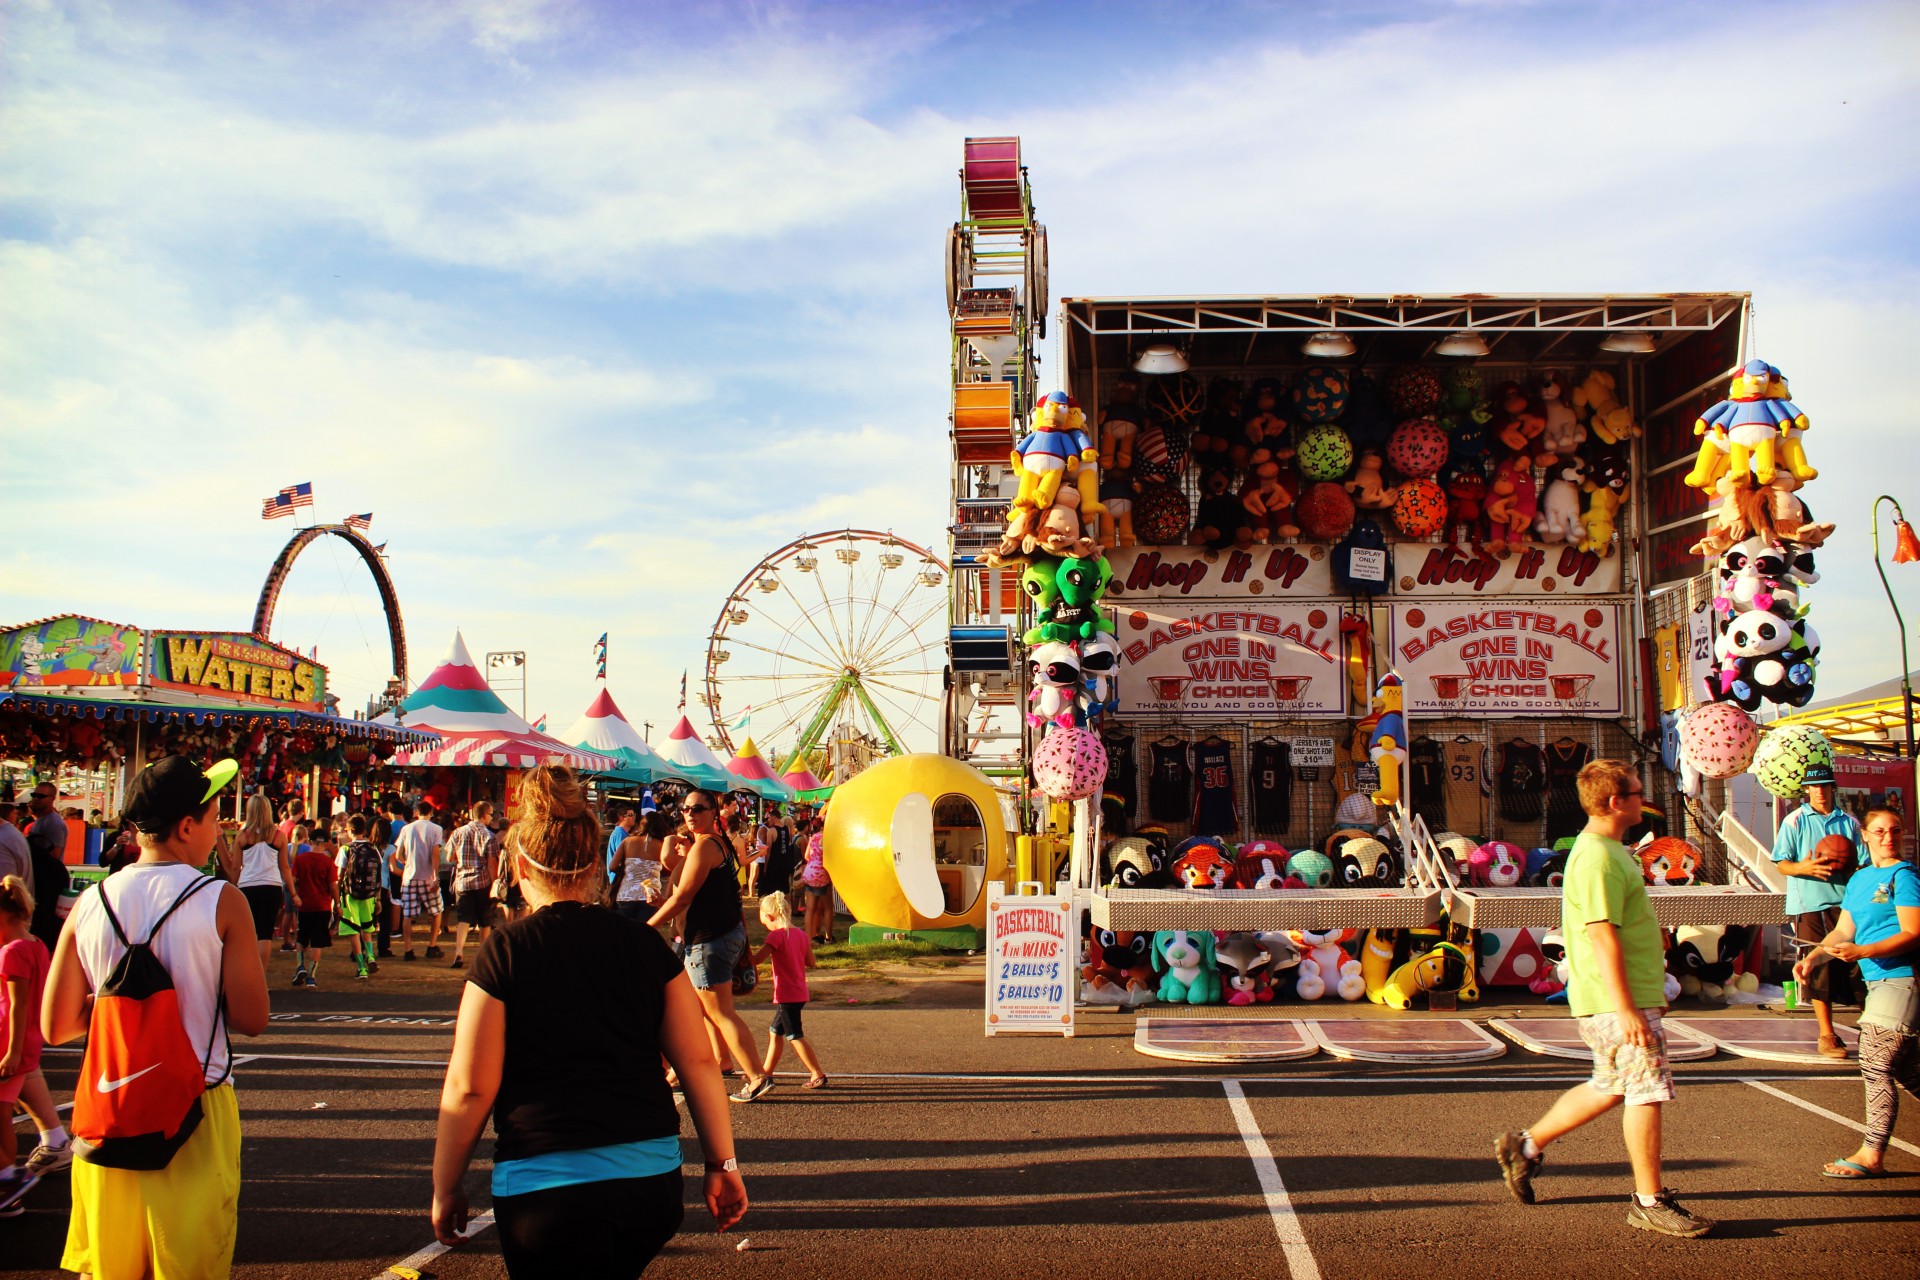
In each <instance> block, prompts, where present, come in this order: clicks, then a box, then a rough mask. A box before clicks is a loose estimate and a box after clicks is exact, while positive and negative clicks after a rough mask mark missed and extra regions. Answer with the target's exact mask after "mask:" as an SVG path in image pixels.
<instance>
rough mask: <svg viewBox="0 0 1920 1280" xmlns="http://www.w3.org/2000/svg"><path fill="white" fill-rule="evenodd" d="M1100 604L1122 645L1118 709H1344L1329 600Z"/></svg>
mask: <svg viewBox="0 0 1920 1280" xmlns="http://www.w3.org/2000/svg"><path fill="white" fill-rule="evenodd" d="M1106 608H1107V610H1108V613H1109V615H1110V616H1111V617H1112V618H1113V620H1114V626H1115V635H1114V639H1115V641H1116V642H1117V643H1118V644H1119V646H1120V670H1119V690H1118V692H1119V706H1118V707H1117V708H1116V714H1118V715H1121V716H1127V715H1179V716H1183V717H1198V716H1220V717H1238V718H1242V719H1244V718H1247V717H1251V716H1259V717H1262V718H1266V719H1273V718H1285V717H1292V716H1338V715H1344V714H1346V688H1347V682H1346V680H1345V679H1343V678H1342V671H1341V652H1340V611H1339V610H1338V609H1337V608H1335V607H1333V606H1330V605H1316V604H1252V603H1249V604H1234V605H1209V604H1203V603H1199V602H1180V603H1171V602H1167V601H1154V602H1151V603H1148V602H1141V603H1140V604H1139V605H1137V606H1136V605H1135V604H1134V603H1133V602H1131V601H1126V602H1121V603H1119V604H1113V603H1109V604H1108V605H1107V606H1106Z"/></svg>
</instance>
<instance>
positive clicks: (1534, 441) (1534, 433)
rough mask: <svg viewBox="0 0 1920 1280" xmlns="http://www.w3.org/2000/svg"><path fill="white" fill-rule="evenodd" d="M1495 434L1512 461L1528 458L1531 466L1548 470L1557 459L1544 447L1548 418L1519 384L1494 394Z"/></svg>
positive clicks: (1503, 386) (1505, 385)
mask: <svg viewBox="0 0 1920 1280" xmlns="http://www.w3.org/2000/svg"><path fill="white" fill-rule="evenodd" d="M1493 405H1494V414H1493V434H1494V438H1495V439H1496V440H1498V441H1499V442H1500V444H1501V445H1502V446H1503V447H1504V448H1505V449H1506V451H1507V455H1508V456H1509V457H1524V458H1526V459H1527V461H1528V462H1530V463H1535V464H1537V465H1539V466H1543V467H1544V466H1546V465H1548V464H1549V463H1551V462H1553V461H1554V455H1553V454H1552V453H1550V452H1548V450H1547V449H1546V448H1544V447H1543V446H1542V445H1541V444H1540V443H1539V441H1540V437H1541V435H1542V434H1544V433H1545V431H1546V429H1547V415H1546V411H1545V409H1544V408H1543V407H1542V406H1541V404H1540V402H1539V401H1538V400H1536V399H1534V398H1533V397H1532V396H1530V395H1528V394H1527V391H1526V388H1524V387H1522V386H1521V385H1520V384H1519V383H1517V382H1503V383H1501V384H1500V388H1499V390H1497V391H1495V392H1494V393H1493Z"/></svg>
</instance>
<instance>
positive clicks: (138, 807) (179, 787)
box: [121, 756, 240, 836]
mask: <svg viewBox="0 0 1920 1280" xmlns="http://www.w3.org/2000/svg"><path fill="white" fill-rule="evenodd" d="M239 772H240V766H239V764H237V763H236V762H234V761H232V760H221V761H218V762H216V763H214V764H212V765H210V766H209V767H207V768H205V769H202V768H201V767H200V766H199V765H197V764H195V763H194V762H193V761H191V760H189V759H187V758H186V757H185V756H168V757H167V758H166V759H165V760H161V761H159V762H158V763H155V764H150V765H148V766H147V767H146V768H145V769H142V770H141V771H140V775H139V776H138V777H136V778H135V779H134V780H133V785H132V786H131V787H129V788H128V789H127V804H126V808H125V809H124V810H123V811H122V814H121V816H122V817H124V818H125V819H126V820H127V821H128V822H131V823H132V824H133V825H134V826H135V827H137V828H138V829H139V830H141V831H143V832H145V833H146V834H147V835H150V836H157V835H164V834H165V833H167V832H168V831H171V830H172V829H173V827H174V824H176V823H178V822H179V821H180V820H181V819H182V818H191V817H193V816H194V815H196V814H198V813H199V812H200V811H201V810H202V809H204V808H206V806H207V801H209V800H211V799H213V798H214V797H215V796H217V795H219V794H220V791H221V788H223V787H225V786H226V785H227V784H228V783H230V782H232V781H233V779H234V776H235V775H236V774H238V773H239Z"/></svg>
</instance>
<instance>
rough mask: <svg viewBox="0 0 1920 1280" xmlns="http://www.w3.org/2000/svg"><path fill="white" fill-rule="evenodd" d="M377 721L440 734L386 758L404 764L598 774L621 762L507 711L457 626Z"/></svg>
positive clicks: (429, 766)
mask: <svg viewBox="0 0 1920 1280" xmlns="http://www.w3.org/2000/svg"><path fill="white" fill-rule="evenodd" d="M376 723H386V724H404V725H406V727H407V728H409V729H431V730H433V731H434V732H435V733H438V734H439V735H440V741H439V742H437V743H434V744H433V745H432V746H428V747H416V748H409V749H407V750H404V751H398V752H395V753H394V756H393V759H392V760H390V761H389V762H388V763H390V764H393V765H395V766H397V767H399V768H403V769H404V768H414V769H422V768H446V767H453V766H461V765H465V766H479V767H482V768H496V769H500V768H504V769H531V768H533V767H534V766H535V765H541V764H564V765H569V766H571V767H573V768H575V769H584V770H587V771H590V772H594V773H601V772H606V771H608V770H612V769H617V768H619V767H620V761H619V760H617V759H615V758H614V757H612V756H609V755H604V754H601V753H600V752H597V751H582V750H580V749H578V748H575V747H570V746H568V745H567V744H566V743H564V742H561V741H560V740H559V739H558V738H550V737H548V736H547V735H546V734H544V733H540V732H538V731H537V730H535V729H534V727H533V726H532V725H530V724H528V723H527V722H526V719H525V718H524V717H522V716H519V715H516V714H514V712H512V711H511V710H509V709H508V707H507V704H506V703H504V702H502V701H500V696H499V695H498V694H496V693H495V692H494V691H493V689H492V688H491V687H490V686H489V685H488V684H487V681H486V678H485V677H484V676H482V675H481V674H480V669H479V668H478V667H476V666H474V665H473V656H472V655H471V654H469V653H468V652H467V642H466V640H465V639H463V638H462V637H461V635H460V633H459V632H458V631H456V632H454V633H453V645H452V647H451V648H449V649H448V650H447V656H446V657H445V658H443V659H441V662H440V665H439V666H437V667H435V668H434V669H433V671H432V673H431V674H429V675H428V676H427V678H426V679H425V680H422V681H421V682H420V686H419V688H417V689H415V690H414V691H413V692H412V693H411V694H409V695H408V696H407V698H406V700H405V701H403V702H402V703H401V704H400V713H399V714H397V715H396V714H395V713H393V712H391V711H390V712H388V713H387V714H385V715H383V716H380V717H378V719H377V721H376Z"/></svg>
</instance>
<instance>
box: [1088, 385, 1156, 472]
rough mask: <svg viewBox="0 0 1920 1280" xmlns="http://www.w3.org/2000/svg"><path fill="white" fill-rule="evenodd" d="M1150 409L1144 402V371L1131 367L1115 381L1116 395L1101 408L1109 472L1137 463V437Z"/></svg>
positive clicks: (1103, 454)
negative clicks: (1134, 451)
mask: <svg viewBox="0 0 1920 1280" xmlns="http://www.w3.org/2000/svg"><path fill="white" fill-rule="evenodd" d="M1146 416H1147V413H1146V410H1145V409H1144V408H1142V407H1141V405H1140V375H1138V374H1136V373H1134V372H1132V371H1131V370H1128V371H1126V372H1123V373H1122V374H1121V375H1120V376H1119V377H1117V378H1115V379H1114V382H1113V395H1112V396H1110V397H1109V398H1108V400H1107V402H1106V403H1105V404H1104V405H1102V406H1101V408H1100V429H1099V433H1098V434H1099V436H1100V469H1101V470H1102V471H1106V472H1108V473H1111V472H1113V471H1114V470H1115V469H1119V470H1125V469H1126V468H1128V467H1131V466H1132V465H1133V438H1134V435H1135V434H1136V433H1137V432H1138V431H1139V430H1140V428H1141V426H1142V425H1143V423H1144V422H1145V419H1146Z"/></svg>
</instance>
